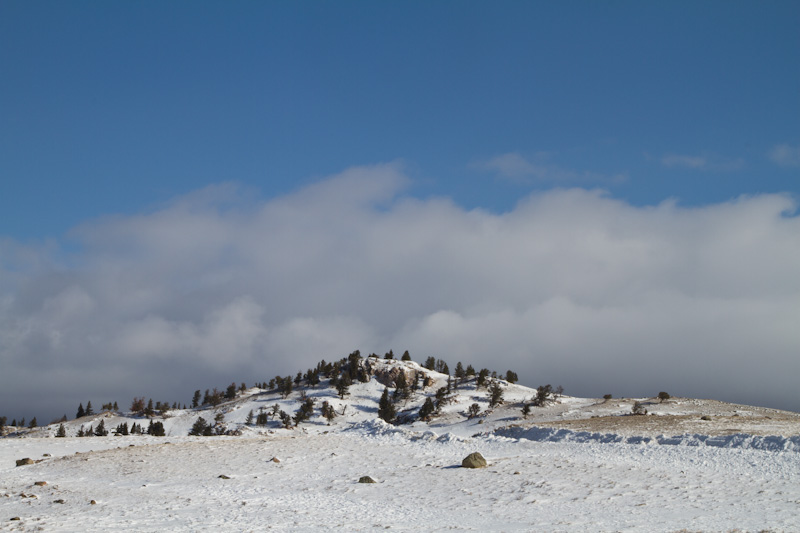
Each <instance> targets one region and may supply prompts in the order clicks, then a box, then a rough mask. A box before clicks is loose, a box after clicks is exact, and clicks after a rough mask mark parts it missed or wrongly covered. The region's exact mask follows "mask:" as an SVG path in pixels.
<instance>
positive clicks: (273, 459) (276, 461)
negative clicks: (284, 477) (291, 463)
mask: <svg viewBox="0 0 800 533" xmlns="http://www.w3.org/2000/svg"><path fill="white" fill-rule="evenodd" d="M270 461H272V462H273V463H280V462H281V460H280V459H278V458H277V457H273V458H272V459H270Z"/></svg>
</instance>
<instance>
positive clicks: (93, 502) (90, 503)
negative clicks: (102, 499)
mask: <svg viewBox="0 0 800 533" xmlns="http://www.w3.org/2000/svg"><path fill="white" fill-rule="evenodd" d="M89 505H97V502H96V501H95V500H92V501H90V502H89Z"/></svg>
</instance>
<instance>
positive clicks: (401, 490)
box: [0, 362, 800, 532]
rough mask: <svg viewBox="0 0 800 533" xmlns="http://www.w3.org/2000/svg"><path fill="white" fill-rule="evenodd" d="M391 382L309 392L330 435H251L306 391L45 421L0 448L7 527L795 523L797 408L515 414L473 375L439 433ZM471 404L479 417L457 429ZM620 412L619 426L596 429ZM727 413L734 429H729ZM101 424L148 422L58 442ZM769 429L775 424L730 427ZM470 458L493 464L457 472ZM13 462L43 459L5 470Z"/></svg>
mask: <svg viewBox="0 0 800 533" xmlns="http://www.w3.org/2000/svg"><path fill="white" fill-rule="evenodd" d="M381 365H383V366H385V367H388V368H396V367H405V368H418V366H416V365H414V364H413V363H399V362H390V363H381ZM430 375H431V376H433V377H435V378H436V379H437V380H439V381H438V383H437V384H436V385H434V386H432V387H430V388H429V390H428V391H426V392H422V391H420V392H418V393H417V394H416V395H415V396H413V397H412V399H411V400H410V401H408V402H404V403H401V404H398V407H399V408H400V410H401V411H402V410H403V409H406V412H407V413H410V412H411V411H413V410H414V409H415V408H416V409H418V406H419V405H421V402H422V401H423V399H424V397H425V394H426V393H428V394H431V393H432V392H433V391H434V390H435V389H436V388H437V386H440V385H441V384H443V383H444V382H445V381H446V377H445V376H442V375H435V373H430ZM384 380H385V378H384ZM383 388H384V385H383V384H381V383H379V382H378V380H377V379H376V378H375V377H373V378H372V379H371V380H370V381H369V382H367V383H363V384H358V385H354V386H353V387H352V388H351V394H350V395H349V396H346V397H345V399H344V400H340V399H339V398H338V397H337V396H336V393H335V391H334V390H332V389H330V388H325V387H324V386H319V387H317V388H315V389H309V390H308V391H307V394H308V395H309V396H315V397H317V398H318V399H319V400H320V402H318V404H319V403H321V400H323V399H324V400H328V401H330V402H331V403H332V404H333V405H334V406H335V407H336V408H337V410H338V411H339V413H341V412H342V410H344V415H341V416H339V417H337V418H336V419H335V420H334V421H333V423H332V425H330V426H328V425H327V423H326V422H325V420H324V419H323V418H321V417H320V416H315V417H314V418H312V419H311V421H310V422H308V423H303V424H301V425H300V426H299V427H297V428H294V429H291V430H287V429H279V428H278V425H279V424H278V423H277V422H276V421H270V423H269V424H268V426H267V427H252V426H243V422H244V420H245V418H246V416H247V413H248V412H249V411H250V410H255V411H256V412H257V411H258V407H261V406H264V407H267V408H268V407H270V406H271V405H273V404H275V403H278V404H279V406H280V407H281V408H282V409H285V410H286V411H287V412H291V413H294V411H296V409H297V407H298V406H299V401H298V393H293V394H292V395H291V396H290V397H289V398H287V399H282V398H280V396H278V395H276V394H274V393H267V392H263V391H259V390H255V389H251V390H250V391H248V392H247V393H246V394H243V395H241V396H240V397H239V398H237V399H236V400H234V401H232V402H228V403H226V404H223V405H221V406H219V407H218V408H217V410H216V411H218V412H222V413H224V414H225V421H224V423H223V424H225V426H226V427H227V428H228V429H234V430H238V431H240V432H241V433H242V435H241V436H215V437H189V436H186V435H187V433H188V430H189V428H190V427H191V425H192V423H193V422H194V420H196V419H197V417H198V416H201V415H202V416H203V417H204V418H205V419H206V420H213V418H214V412H215V410H202V411H195V410H186V411H175V412H173V413H172V416H171V417H170V418H167V419H165V420H164V425H165V428H166V429H167V436H166V437H150V436H108V437H91V438H76V437H73V436H69V437H67V438H53V436H52V435H54V433H55V430H56V427H57V426H52V427H48V428H39V429H37V430H33V431H31V432H20V434H19V438H13V437H6V438H3V439H0V531H107V530H111V529H116V530H129V531H211V530H217V531H262V530H275V531H328V530H339V531H368V530H378V529H381V530H385V529H391V530H400V531H445V530H447V531H681V530H687V531H734V530H737V531H763V530H768V531H786V532H794V531H800V442H798V440H797V439H798V438H799V437H798V434H800V431H798V430H800V425H798V418H797V417H796V414H795V413H785V412H774V411H772V410H760V409H758V408H752V407H745V406H730V405H729V404H720V403H719V402H711V401H706V400H688V399H674V400H670V401H667V402H665V403H663V404H660V403H658V401H657V400H655V401H654V400H652V399H650V400H649V405H648V409H650V411H651V412H655V414H653V415H650V416H645V417H641V416H627V412H629V411H630V406H629V404H630V402H631V401H627V400H615V401H613V402H604V401H603V400H591V399H581V398H568V397H565V398H562V399H561V400H560V402H559V403H556V404H552V405H551V406H549V407H547V408H542V409H540V408H535V409H534V410H533V411H532V414H531V416H529V417H528V418H527V419H524V418H522V415H521V412H520V406H519V402H520V401H521V400H523V399H530V396H531V394H532V391H531V390H530V389H526V388H524V387H520V386H517V385H507V386H506V401H505V403H504V405H503V406H501V407H496V408H495V409H493V410H490V411H489V410H487V409H486V407H487V405H486V398H485V397H486V393H485V391H483V390H477V389H476V388H475V387H474V384H469V383H468V384H466V385H464V386H463V387H462V388H460V389H459V393H458V395H457V396H456V397H455V398H454V399H453V402H452V403H450V404H448V405H447V406H445V407H443V409H442V413H441V414H440V416H438V417H436V418H434V419H433V421H431V423H426V422H422V421H417V422H414V423H413V424H410V425H403V426H392V425H389V424H386V423H385V422H383V421H381V420H378V419H377V415H376V412H377V400H378V398H379V397H380V394H381V392H382V391H383ZM640 400H641V401H648V400H647V399H640ZM472 403H479V404H480V406H481V408H482V413H481V416H479V417H476V418H472V419H467V417H466V416H465V415H464V412H465V411H466V408H467V407H468V406H469V405H471V404H472ZM415 406H416V407H415ZM748 413H750V414H748ZM734 415H736V416H734ZM700 416H706V417H707V418H708V417H710V418H712V420H700ZM592 417H594V418H592ZM615 418H618V419H620V420H622V419H625V421H626V422H625V428H624V429H625V431H622V432H618V433H614V434H610V433H606V432H597V431H589V430H590V429H602V428H605V427H607V426H608V424H613V423H616V421H615V420H614V419H615ZM670 418H679V419H680V425H679V427H681V428H682V429H685V430H686V431H684V432H681V433H680V434H679V435H676V436H670V435H661V436H659V435H657V434H655V432H656V430H657V429H658V428H659V427H664V426H663V425H661V426H660V425H658V424H655V422H653V423H650V422H651V421H657V422H659V423H660V424H666V427H673V426H671V425H670V422H668V420H669V419H670ZM717 418H719V419H724V421H723V422H722V423H718V422H719V421H718V420H715V419H717ZM730 418H733V419H736V421H737V422H742V421H743V422H744V423H740V424H738V425H736V426H735V427H730V428H728V427H725V426H728V425H729V424H728V423H727V422H728V420H729V419H730ZM100 419H103V420H105V424H106V427H107V428H109V429H112V428H113V427H115V426H116V425H117V424H119V423H122V421H125V420H127V421H131V420H137V421H138V422H139V423H141V422H142V420H141V419H136V418H131V417H130V416H126V415H124V414H121V413H106V414H102V415H98V416H97V417H94V418H87V419H84V420H79V421H72V422H69V423H68V424H66V426H67V428H68V434H69V435H74V434H75V432H76V431H77V428H79V427H80V425H81V424H83V425H84V426H86V427H88V425H89V424H93V425H94V426H96V424H97V422H98V421H99V420H100ZM559 421H563V424H562V425H561V426H559V425H558V424H559ZM575 421H582V423H583V424H595V425H593V426H586V427H569V423H570V422H573V423H574V422H575ZM637 421H639V422H637ZM690 421H693V422H691V423H690ZM773 422H774V425H771V424H773ZM637 423H638V424H640V425H641V426H642V427H643V428H644V429H643V431H641V432H639V435H638V436H637V435H636V433H637V432H636V431H635V428H636V424H637ZM648 424H650V425H648ZM143 425H145V426H146V425H147V422H146V421H145V422H144V424H143ZM763 427H767V428H777V429H779V430H780V431H779V432H775V433H774V435H772V436H767V435H768V433H769V432H766V433H765V432H764V431H749V430H748V431H747V432H742V431H739V432H735V433H733V432H731V431H729V430H733V429H737V430H742V429H747V428H750V429H752V428H763ZM709 428H710V429H712V430H713V431H708V432H704V431H703V429H709ZM708 434H713V435H712V436H711V437H709V436H708ZM759 439H760V440H759ZM765 442H766V443H771V445H769V446H767V445H764V443H765ZM474 451H478V452H480V453H481V454H483V455H484V456H485V457H486V458H487V460H488V462H489V466H488V467H487V468H484V469H477V470H471V469H465V468H461V467H460V464H461V460H462V459H463V458H464V457H465V456H466V455H468V454H469V453H471V452H474ZM45 454H47V456H45ZM23 457H30V458H32V459H34V460H37V461H40V462H37V463H35V464H31V465H26V466H18V467H17V466H15V460H16V459H20V458H23ZM273 459H275V460H273ZM220 476H224V477H220ZM362 476H371V477H372V478H374V479H375V480H376V481H377V483H375V484H362V483H358V480H359V478H360V477H362ZM37 481H44V482H46V484H45V485H35V483H36V482H37ZM92 501H94V503H91V502H92ZM12 518H19V520H12Z"/></svg>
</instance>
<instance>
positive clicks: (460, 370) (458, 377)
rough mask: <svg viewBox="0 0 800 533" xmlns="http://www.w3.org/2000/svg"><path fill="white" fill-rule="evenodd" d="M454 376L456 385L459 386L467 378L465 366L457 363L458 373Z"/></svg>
mask: <svg viewBox="0 0 800 533" xmlns="http://www.w3.org/2000/svg"><path fill="white" fill-rule="evenodd" d="M454 375H455V377H456V384H458V383H459V382H460V381H461V380H462V379H464V378H465V377H466V376H467V373H466V372H465V371H464V365H462V364H461V361H459V362H458V363H456V371H455V374H454Z"/></svg>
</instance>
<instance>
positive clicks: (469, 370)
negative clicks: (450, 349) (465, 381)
mask: <svg viewBox="0 0 800 533" xmlns="http://www.w3.org/2000/svg"><path fill="white" fill-rule="evenodd" d="M465 374H466V376H467V377H469V376H474V375H475V369H474V368H472V365H467V370H466V371H465Z"/></svg>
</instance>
